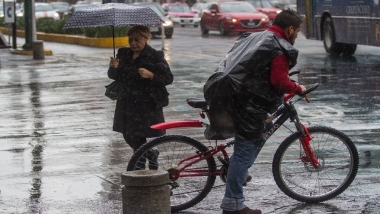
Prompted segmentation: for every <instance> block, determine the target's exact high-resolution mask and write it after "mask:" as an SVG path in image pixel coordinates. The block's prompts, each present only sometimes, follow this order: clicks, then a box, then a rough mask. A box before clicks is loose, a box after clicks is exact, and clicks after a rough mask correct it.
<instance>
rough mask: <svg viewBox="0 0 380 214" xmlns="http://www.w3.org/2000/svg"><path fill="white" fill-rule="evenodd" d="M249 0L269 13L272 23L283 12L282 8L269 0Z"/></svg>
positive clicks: (258, 8) (257, 7)
mask: <svg viewBox="0 0 380 214" xmlns="http://www.w3.org/2000/svg"><path fill="white" fill-rule="evenodd" d="M247 2H249V3H251V4H252V5H253V6H254V7H255V8H256V9H257V10H258V11H260V12H262V13H265V14H267V16H268V17H269V20H270V21H271V23H273V21H274V18H275V17H276V16H277V14H279V13H280V12H281V9H280V8H277V7H276V6H274V5H273V4H272V3H271V2H270V1H269V0H247Z"/></svg>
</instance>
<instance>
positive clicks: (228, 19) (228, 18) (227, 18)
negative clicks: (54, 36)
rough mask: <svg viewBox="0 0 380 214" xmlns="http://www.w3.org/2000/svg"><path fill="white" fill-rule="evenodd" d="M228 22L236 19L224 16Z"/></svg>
mask: <svg viewBox="0 0 380 214" xmlns="http://www.w3.org/2000/svg"><path fill="white" fill-rule="evenodd" d="M225 19H226V20H227V21H229V22H237V19H234V18H231V17H226V18H225Z"/></svg>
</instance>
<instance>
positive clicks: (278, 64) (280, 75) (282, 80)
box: [268, 25, 302, 94]
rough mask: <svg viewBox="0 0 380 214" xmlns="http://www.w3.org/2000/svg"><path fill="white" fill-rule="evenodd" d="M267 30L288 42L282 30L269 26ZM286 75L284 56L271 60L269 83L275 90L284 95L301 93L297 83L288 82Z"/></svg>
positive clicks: (287, 66)
mask: <svg viewBox="0 0 380 214" xmlns="http://www.w3.org/2000/svg"><path fill="white" fill-rule="evenodd" d="M268 30H269V31H272V32H273V33H275V34H277V35H278V36H280V37H282V38H284V39H286V40H287V41H288V42H289V38H288V37H287V36H286V34H285V32H284V30H282V29H281V28H280V27H277V26H275V25H271V26H270V27H269V28H268ZM289 43H290V42H289ZM288 73H289V60H288V58H287V57H286V56H285V55H284V54H281V55H279V56H277V57H276V58H274V59H273V60H272V62H271V74H270V83H271V84H272V85H273V86H274V87H275V88H276V89H277V90H279V91H280V92H283V93H286V94H290V93H301V92H302V89H301V87H300V86H299V85H298V84H297V83H294V82H292V81H291V80H290V78H289V76H288Z"/></svg>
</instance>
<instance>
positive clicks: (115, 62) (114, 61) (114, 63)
mask: <svg viewBox="0 0 380 214" xmlns="http://www.w3.org/2000/svg"><path fill="white" fill-rule="evenodd" d="M110 58H111V60H110V67H111V68H117V67H119V59H118V58H113V57H110Z"/></svg>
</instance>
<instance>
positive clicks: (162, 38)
mask: <svg viewBox="0 0 380 214" xmlns="http://www.w3.org/2000/svg"><path fill="white" fill-rule="evenodd" d="M164 31H165V28H164V25H163V24H161V41H162V50H165V40H164V36H165V32H164Z"/></svg>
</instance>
